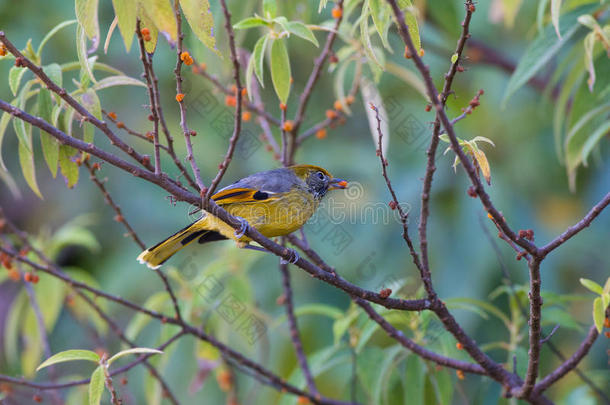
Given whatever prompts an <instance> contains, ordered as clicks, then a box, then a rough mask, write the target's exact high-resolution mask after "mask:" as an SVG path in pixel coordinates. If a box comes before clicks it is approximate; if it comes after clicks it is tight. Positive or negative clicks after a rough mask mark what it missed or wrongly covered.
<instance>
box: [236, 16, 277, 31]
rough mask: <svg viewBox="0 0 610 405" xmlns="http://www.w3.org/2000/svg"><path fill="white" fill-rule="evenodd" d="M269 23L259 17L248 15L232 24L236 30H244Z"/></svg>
mask: <svg viewBox="0 0 610 405" xmlns="http://www.w3.org/2000/svg"><path fill="white" fill-rule="evenodd" d="M268 24H269V23H268V22H267V21H266V20H265V19H263V18H260V17H248V18H244V19H243V20H241V21H239V22H237V23H236V24H234V25H233V28H234V29H236V30H245V29H248V28H254V27H261V26H263V25H268Z"/></svg>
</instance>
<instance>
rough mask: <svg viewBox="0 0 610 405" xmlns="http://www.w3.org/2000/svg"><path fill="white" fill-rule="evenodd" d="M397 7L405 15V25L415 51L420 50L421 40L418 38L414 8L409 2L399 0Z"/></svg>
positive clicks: (409, 0) (408, 0)
mask: <svg viewBox="0 0 610 405" xmlns="http://www.w3.org/2000/svg"><path fill="white" fill-rule="evenodd" d="M398 6H399V7H400V8H401V9H402V10H403V12H404V15H405V24H407V27H408V28H409V35H410V36H411V40H412V41H413V45H415V49H417V51H419V50H420V49H421V39H420V37H419V25H418V24H417V18H415V8H414V6H413V3H412V2H411V0H399V1H398Z"/></svg>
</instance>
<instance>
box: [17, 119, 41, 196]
mask: <svg viewBox="0 0 610 405" xmlns="http://www.w3.org/2000/svg"><path fill="white" fill-rule="evenodd" d="M17 121H20V120H15V121H14V122H17ZM20 122H22V121H20ZM16 128H17V127H16ZM28 138H29V141H30V143H31V142H32V134H31V133H30V134H29V137H28ZM19 163H20V164H21V171H22V172H23V177H24V178H25V181H26V182H27V183H28V185H29V186H30V188H31V189H32V191H33V192H34V193H35V194H36V195H37V196H38V197H40V199H42V194H41V193H40V189H39V188H38V183H37V182H36V168H35V166H34V154H33V152H32V150H31V148H30V149H28V148H27V146H26V144H25V143H24V142H22V141H21V140H20V141H19Z"/></svg>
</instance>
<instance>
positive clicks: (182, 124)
mask: <svg viewBox="0 0 610 405" xmlns="http://www.w3.org/2000/svg"><path fill="white" fill-rule="evenodd" d="M174 15H175V17H176V27H177V30H178V41H177V44H176V68H175V69H174V75H175V76H176V101H177V102H178V105H179V106H180V127H181V128H182V133H183V134H184V142H185V143H186V153H187V155H186V159H187V160H188V161H189V163H190V165H191V170H192V171H193V175H194V176H195V182H196V183H197V190H198V191H199V192H200V193H201V192H203V190H204V188H205V186H204V184H203V181H202V180H201V171H200V170H199V166H198V165H197V162H196V161H195V156H194V155H193V144H192V142H191V136H192V135H193V134H194V132H191V130H190V129H189V127H188V124H187V123H186V105H185V102H184V99H183V97H184V92H183V90H182V80H183V79H182V52H183V49H182V40H183V39H184V34H183V33H182V15H181V14H180V1H179V0H174ZM179 96H181V98H178V97H179Z"/></svg>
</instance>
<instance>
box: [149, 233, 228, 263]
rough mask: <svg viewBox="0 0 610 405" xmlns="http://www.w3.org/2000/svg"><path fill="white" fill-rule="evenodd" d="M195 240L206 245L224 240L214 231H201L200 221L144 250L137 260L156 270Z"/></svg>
mask: <svg viewBox="0 0 610 405" xmlns="http://www.w3.org/2000/svg"><path fill="white" fill-rule="evenodd" d="M196 239H199V243H206V242H212V241H216V240H222V239H226V238H225V237H224V236H222V235H221V234H220V233H218V232H216V231H210V230H207V229H202V227H201V221H197V222H194V223H192V224H190V225H189V226H187V227H186V228H183V229H181V230H179V231H178V232H176V233H175V234H173V235H172V236H170V237H169V238H167V239H165V240H163V241H161V242H159V243H157V244H156V245H155V246H153V247H150V248H148V249H146V250H145V251H143V252H142V253H140V255H139V256H138V259H137V260H138V261H139V262H140V263H142V264H146V265H147V266H148V267H150V268H151V269H158V268H159V267H161V265H162V264H163V263H165V262H166V261H167V260H168V259H169V258H170V257H172V256H173V255H174V254H175V253H176V252H178V251H179V250H180V249H182V248H183V247H185V246H186V245H188V244H190V243H191V242H193V241H194V240H196Z"/></svg>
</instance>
